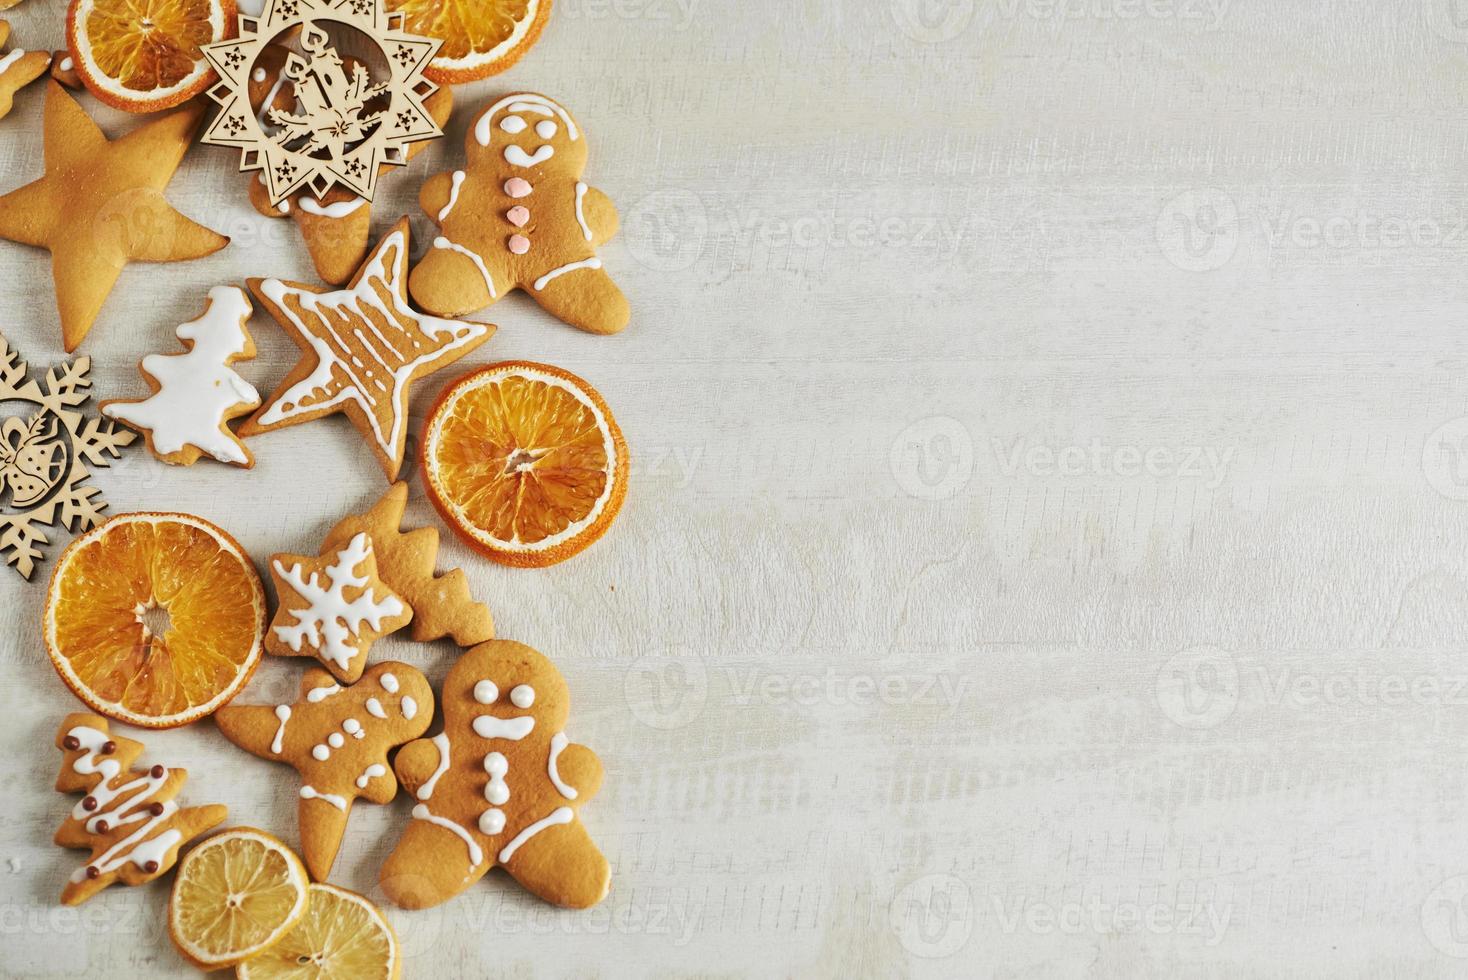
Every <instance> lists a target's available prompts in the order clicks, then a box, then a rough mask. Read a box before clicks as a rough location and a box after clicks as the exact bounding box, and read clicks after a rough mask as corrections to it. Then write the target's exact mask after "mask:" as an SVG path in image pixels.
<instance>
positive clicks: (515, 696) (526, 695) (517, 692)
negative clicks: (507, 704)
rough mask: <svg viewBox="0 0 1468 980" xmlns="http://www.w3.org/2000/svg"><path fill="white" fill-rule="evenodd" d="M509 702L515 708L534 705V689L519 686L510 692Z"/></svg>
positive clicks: (528, 686)
mask: <svg viewBox="0 0 1468 980" xmlns="http://www.w3.org/2000/svg"><path fill="white" fill-rule="evenodd" d="M510 701H511V702H512V703H513V704H514V705H515V707H517V708H528V707H530V706H531V705H532V704H534V703H535V688H533V687H531V686H530V685H529V684H520V685H518V686H517V687H516V688H515V689H514V690H513V691H511V692H510Z"/></svg>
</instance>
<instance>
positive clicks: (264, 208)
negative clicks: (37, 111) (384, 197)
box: [248, 45, 454, 286]
mask: <svg viewBox="0 0 1468 980" xmlns="http://www.w3.org/2000/svg"><path fill="white" fill-rule="evenodd" d="M288 53H289V52H288V49H286V48H284V47H281V46H279V45H271V46H270V47H268V48H266V49H265V51H264V52H263V53H262V54H261V55H260V58H259V59H258V60H257V61H256V62H255V70H254V71H253V72H252V74H251V76H250V101H251V104H253V105H258V106H259V107H260V112H261V113H265V112H268V111H269V110H270V109H278V110H281V111H289V110H290V109H291V108H292V107H293V106H294V105H295V97H294V96H293V95H292V94H291V93H290V92H289V91H287V90H286V88H285V86H286V84H287V82H288V79H286V77H285V76H284V74H282V71H281V69H282V68H284V66H285V61H286V57H287V55H288ZM356 63H357V62H356V59H354V58H345V59H343V66H344V68H346V69H347V70H351V68H352V67H353V66H354V65H355V64H356ZM423 108H424V109H426V110H427V111H428V114H429V116H430V117H432V119H433V121H434V122H435V123H437V124H438V125H439V126H440V127H442V126H443V125H444V124H445V123H447V122H448V119H449V115H450V113H452V112H453V109H454V93H453V90H452V89H450V88H441V89H439V90H438V91H436V92H434V93H433V94H432V95H430V96H428V97H427V98H426V99H424V100H423ZM429 145H430V144H429V143H424V142H419V143H410V144H409V145H408V148H407V150H406V151H405V152H406V154H407V159H409V160H411V159H413V157H415V156H417V155H418V153H419V152H420V151H422V150H425V149H427V148H428V147H429ZM391 169H393V168H390V167H386V166H384V167H383V168H382V169H381V176H382V177H387V176H388V172H389V171H390V170H391ZM248 186H249V194H250V204H251V205H252V206H253V207H254V208H255V210H256V211H257V212H259V213H260V214H262V215H264V216H265V217H267V218H290V219H292V220H293V221H294V222H295V225H296V229H297V230H298V231H299V232H300V233H301V238H302V240H304V241H305V243H306V250H307V251H308V252H309V253H310V255H311V262H312V264H313V265H314V266H315V267H316V274H317V275H318V276H320V277H321V281H322V282H325V283H330V284H331V285H333V286H339V285H341V284H342V283H344V282H346V281H347V280H348V279H350V278H352V273H354V272H356V271H357V268H358V267H359V266H360V265H361V264H362V260H363V259H365V258H366V257H367V245H368V235H369V233H370V231H371V227H372V202H371V201H368V200H367V199H365V198H362V197H359V196H357V195H356V194H353V193H352V192H351V191H347V190H343V189H342V188H340V187H334V188H332V189H331V190H329V191H327V192H326V193H325V194H324V195H323V196H321V197H319V198H318V197H317V196H316V195H315V194H314V193H313V192H311V191H309V190H303V191H298V192H297V193H295V194H292V195H291V196H290V197H288V198H287V199H285V200H283V201H281V202H280V204H279V205H278V206H277V205H272V204H271V203H270V192H269V191H268V190H267V189H266V187H265V177H264V175H263V174H255V173H252V174H250V175H249V185H248Z"/></svg>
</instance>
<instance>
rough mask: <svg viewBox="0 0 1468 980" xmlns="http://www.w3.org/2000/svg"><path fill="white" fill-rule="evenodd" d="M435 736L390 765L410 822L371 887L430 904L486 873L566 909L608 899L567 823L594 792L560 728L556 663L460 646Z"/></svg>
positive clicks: (590, 845)
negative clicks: (409, 800)
mask: <svg viewBox="0 0 1468 980" xmlns="http://www.w3.org/2000/svg"><path fill="white" fill-rule="evenodd" d="M439 702H440V704H442V706H443V716H444V728H443V733H442V734H440V735H436V736H434V737H433V738H431V739H420V740H418V741H416V742H410V743H408V744H407V745H405V746H403V748H402V749H401V750H400V751H399V752H398V756H397V759H396V760H395V762H394V763H393V766H394V768H395V769H396V770H397V774H398V779H399V780H400V781H401V782H402V784H403V788H404V789H406V790H408V792H410V793H411V794H412V795H413V798H414V800H415V805H414V807H413V820H412V822H411V823H410V824H409V825H408V827H407V829H406V830H405V831H404V832H403V836H402V839H401V840H399V842H398V845H397V847H396V848H395V849H394V850H393V852H392V854H391V855H389V857H388V859H387V862H386V863H385V864H384V865H383V867H382V872H381V874H380V876H379V881H380V883H381V885H382V889H383V892H384V893H385V894H386V895H387V897H388V898H389V899H391V900H392V901H393V902H395V903H396V904H398V905H399V906H401V907H403V908H409V909H421V908H428V907H430V906H433V905H437V904H439V903H440V902H444V901H446V900H448V899H450V898H453V897H454V896H455V895H457V894H459V893H460V892H462V891H464V890H465V889H466V888H468V887H470V886H471V885H473V884H474V882H476V881H478V880H479V879H480V878H481V877H483V876H484V874H485V873H486V872H487V871H489V869H490V868H492V867H495V866H496V865H498V866H500V867H503V868H504V869H505V870H506V871H508V872H509V873H510V875H511V876H512V877H513V878H514V879H515V880H516V881H518V882H519V883H520V884H521V885H523V886H524V887H525V888H526V889H528V890H529V891H530V892H532V893H533V894H535V895H538V896H539V897H541V898H543V899H545V900H546V901H548V902H552V903H554V904H556V905H561V906H565V907H567V908H587V907H589V906H592V905H595V904H596V903H597V902H599V901H601V900H602V899H603V898H604V897H606V894H607V889H608V887H609V885H610V881H611V871H610V868H609V866H608V864H607V859H606V858H605V857H603V856H602V853H601V851H599V850H598V849H597V846H596V844H595V843H594V842H593V841H592V839H591V836H590V835H589V834H588V833H587V832H586V828H585V827H584V826H583V825H582V824H581V821H580V820H579V819H577V810H578V808H579V807H580V806H581V805H582V804H584V803H586V802H587V801H588V800H590V799H591V798H592V797H593V796H595V795H596V791H597V790H598V789H600V788H601V780H602V767H601V761H600V760H599V759H597V757H596V755H595V754H593V753H592V751H591V750H590V749H588V748H586V747H585V746H583V745H576V744H573V743H571V742H568V741H567V739H566V736H565V733H564V731H563V729H564V727H565V724H566V717H567V715H568V713H569V711H570V693H569V692H568V690H567V688H566V682H565V681H564V680H563V679H562V678H561V675H560V672H559V671H557V670H556V668H555V666H554V665H553V664H552V663H551V662H550V661H549V660H548V659H546V658H545V657H544V656H542V655H541V654H540V653H537V652H536V651H535V650H532V649H531V648H530V647H528V646H525V645H524V644H523V643H515V642H512V641H509V640H491V641H490V642H488V643H482V644H480V645H479V646H477V647H474V648H473V649H472V650H468V651H466V652H465V653H464V655H463V656H462V657H460V658H459V660H458V662H457V663H456V664H454V666H453V669H451V670H450V671H449V674H448V677H447V679H445V681H444V685H443V691H442V693H441V695H440V698H439Z"/></svg>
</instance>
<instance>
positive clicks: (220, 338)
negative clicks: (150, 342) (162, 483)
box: [101, 286, 260, 469]
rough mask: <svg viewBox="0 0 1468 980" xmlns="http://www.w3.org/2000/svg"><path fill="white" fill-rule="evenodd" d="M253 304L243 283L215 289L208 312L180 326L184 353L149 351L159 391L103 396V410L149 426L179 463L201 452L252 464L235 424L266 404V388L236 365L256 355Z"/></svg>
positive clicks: (145, 371) (146, 366)
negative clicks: (130, 397)
mask: <svg viewBox="0 0 1468 980" xmlns="http://www.w3.org/2000/svg"><path fill="white" fill-rule="evenodd" d="M253 311H254V307H252V306H251V305H250V300H249V298H248V297H247V296H246V295H245V291H244V290H243V289H240V288H239V287H238V286H216V287H214V288H213V289H211V290H209V306H208V308H207V309H205V311H204V315H203V316H201V317H199V318H198V319H197V320H190V321H189V322H188V323H185V324H183V325H181V326H180V327H179V328H178V330H177V336H178V339H179V340H180V341H182V342H183V345H184V347H185V351H184V353H182V354H149V355H148V356H147V357H145V358H143V362H142V365H141V366H140V368H139V370H140V371H141V372H142V375H143V377H144V378H145V379H146V380H147V382H148V384H149V385H151V386H152V388H153V394H152V395H150V396H149V397H147V398H144V399H142V400H140V401H123V400H111V401H105V402H103V403H102V406H101V410H102V414H103V415H105V416H107V417H108V418H110V419H116V420H117V421H119V422H121V423H122V424H123V425H126V426H128V427H129V428H133V429H136V430H138V431H139V432H141V433H143V436H144V437H145V438H146V439H147V441H148V449H149V451H151V452H152V453H153V455H154V456H157V457H158V458H159V459H161V460H163V462H165V463H169V464H172V465H174V466H192V465H193V464H194V463H197V462H198V461H199V457H201V456H205V455H207V456H209V457H211V458H213V459H217V460H219V462H221V463H230V464H232V465H234V466H241V467H244V468H246V469H249V468H250V467H252V466H254V465H255V457H254V456H253V455H251V453H250V451H249V450H248V449H246V448H245V444H244V443H243V442H241V441H240V440H239V437H238V436H236V435H235V434H234V433H233V432H231V431H230V429H229V424H228V423H229V421H230V419H235V418H239V417H240V416H241V415H248V414H249V413H250V412H252V411H254V410H255V409H256V408H259V407H260V393H259V392H258V391H256V390H255V388H254V386H253V385H251V384H250V383H249V382H248V381H246V380H245V379H244V378H242V377H240V375H239V374H238V373H237V372H235V370H234V369H233V368H232V367H231V365H232V364H234V363H235V362H236V361H248V360H250V359H251V358H253V357H254V356H255V341H254V339H253V338H252V337H251V336H250V331H249V329H248V328H247V327H246V326H245V324H246V323H247V322H248V321H249V319H250V314H251V313H252V312H253Z"/></svg>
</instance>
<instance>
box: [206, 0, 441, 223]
mask: <svg viewBox="0 0 1468 980" xmlns="http://www.w3.org/2000/svg"><path fill="white" fill-rule="evenodd" d="M402 26H403V15H402V14H401V13H397V14H389V13H388V12H387V8H386V5H385V0H269V3H268V4H267V5H266V8H265V13H264V15H263V16H262V17H259V18H254V17H245V16H241V17H240V30H239V37H237V38H234V39H232V40H229V41H221V42H219V43H217V44H211V45H208V46H206V47H205V48H204V49H203V50H204V56H205V57H206V58H207V59H208V60H209V63H210V64H211V65H213V66H214V70H215V71H217V72H218V73H219V77H220V82H219V84H218V85H216V86H215V87H214V88H213V89H211V90H210V92H209V95H210V97H211V98H213V99H214V101H216V102H218V103H219V104H220V106H221V109H220V112H219V115H218V116H216V117H215V119H214V123H213V124H212V125H211V126H210V127H209V129H208V131H207V132H205V134H204V136H203V141H204V142H205V143H212V144H214V145H215V146H235V147H239V149H240V170H241V171H242V172H243V171H253V170H258V171H260V172H261V177H262V179H263V180H264V182H265V188H266V190H267V191H268V193H269V197H270V204H271V205H272V206H275V205H279V204H280V203H281V202H282V201H284V200H285V199H286V198H288V197H289V196H290V195H291V194H293V193H295V192H297V191H302V190H306V191H309V192H310V193H312V194H314V195H315V196H316V197H317V198H320V197H322V196H323V195H324V194H326V192H327V191H328V190H330V189H331V188H332V187H333V186H340V187H342V188H344V189H345V190H347V191H350V192H351V193H352V194H355V195H357V196H358V197H361V198H363V199H364V200H368V201H370V200H372V193H373V190H374V189H375V188H376V186H377V178H378V174H379V171H380V168H382V167H383V166H384V165H386V166H401V165H402V164H404V163H407V158H408V146H409V145H410V144H413V143H417V142H421V141H423V140H430V139H436V138H437V137H439V136H442V135H443V130H442V129H440V128H439V125H438V123H436V122H434V120H433V116H432V115H431V114H430V113H429V111H428V109H427V108H425V106H424V104H423V100H424V99H425V98H426V97H427V96H430V95H432V94H433V93H434V92H435V91H437V89H438V86H437V85H435V84H434V83H433V82H430V81H429V80H428V79H427V78H426V77H424V75H423V69H424V68H426V67H427V66H428V63H429V62H430V61H432V60H433V56H434V54H435V53H437V51H438V48H439V45H440V44H441V43H442V42H440V41H438V40H435V39H433V38H426V37H419V36H417V35H414V34H408V33H406V32H405V31H404V30H403V29H402ZM342 28H350V29H355V30H356V31H357V32H360V35H361V36H362V38H363V43H365V44H366V45H367V46H368V47H369V48H370V47H375V48H376V49H377V52H378V53H379V54H380V57H378V58H372V57H368V58H366V59H362V60H359V61H356V62H355V63H352V64H351V65H350V68H349V65H348V62H347V61H346V60H344V58H343V55H342V54H341V53H339V52H338V51H337V49H336V46H335V43H334V41H333V34H332V33H331V32H330V31H331V30H337V31H340V29H342ZM287 37H293V38H294V41H293V42H292V44H293V46H294V48H298V49H299V50H293V51H292V52H291V54H290V55H289V57H288V58H287V60H286V63H285V67H284V69H283V70H282V71H283V74H284V76H285V79H286V80H287V85H286V86H285V87H284V88H283V89H282V91H287V90H288V96H289V101H290V103H291V105H290V107H289V108H282V107H281V106H280V105H278V104H276V102H275V100H273V99H271V100H267V103H266V104H265V105H263V106H261V107H259V109H258V110H257V109H256V107H255V106H254V105H253V104H252V103H251V101H250V84H251V81H252V79H254V78H255V77H256V75H257V73H263V72H264V71H265V70H266V65H267V63H269V62H270V58H269V56H268V54H267V52H268V51H269V49H270V48H271V46H272V42H276V41H277V39H280V38H287ZM368 63H372V64H377V65H379V66H382V67H380V68H379V69H378V75H376V76H375V75H374V74H373V73H372V72H371V71H370V70H369V69H368V67H367V64H368Z"/></svg>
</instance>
